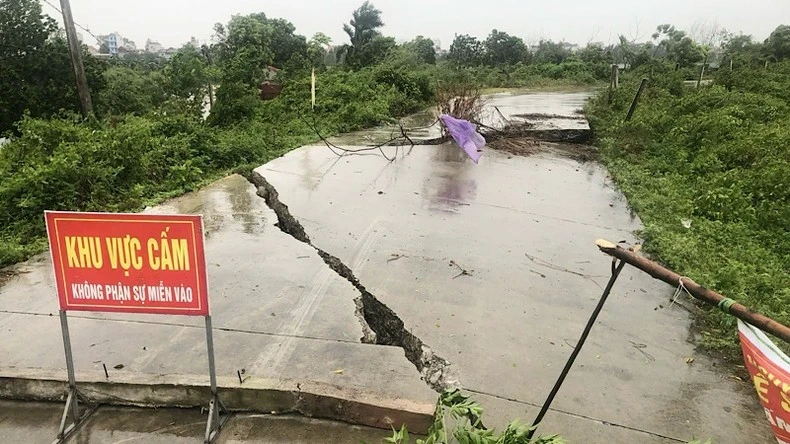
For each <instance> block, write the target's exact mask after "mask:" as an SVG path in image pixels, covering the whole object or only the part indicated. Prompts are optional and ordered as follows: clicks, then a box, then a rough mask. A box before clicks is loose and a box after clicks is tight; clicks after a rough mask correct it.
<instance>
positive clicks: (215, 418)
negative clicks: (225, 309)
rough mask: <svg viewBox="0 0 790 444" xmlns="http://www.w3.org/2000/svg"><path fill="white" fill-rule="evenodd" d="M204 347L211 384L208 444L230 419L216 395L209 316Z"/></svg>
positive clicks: (207, 432) (207, 317)
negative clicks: (206, 353) (206, 351)
mask: <svg viewBox="0 0 790 444" xmlns="http://www.w3.org/2000/svg"><path fill="white" fill-rule="evenodd" d="M206 346H207V348H208V372H209V381H210V384H211V401H209V405H208V422H207V423H206V437H205V439H204V443H205V444H209V443H211V442H213V441H214V439H215V438H216V437H217V435H219V432H220V430H221V429H222V426H224V425H225V423H226V422H228V419H230V412H229V411H228V409H227V408H225V404H223V403H222V401H221V400H220V399H219V396H218V395H217V371H216V367H215V366H214V334H213V329H212V327H211V315H208V316H206Z"/></svg>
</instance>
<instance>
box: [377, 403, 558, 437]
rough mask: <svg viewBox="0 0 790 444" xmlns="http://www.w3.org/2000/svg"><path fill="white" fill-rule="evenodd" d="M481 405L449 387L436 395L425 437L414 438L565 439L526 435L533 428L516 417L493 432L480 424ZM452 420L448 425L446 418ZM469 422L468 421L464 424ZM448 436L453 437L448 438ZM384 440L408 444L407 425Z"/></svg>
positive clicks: (481, 418)
mask: <svg viewBox="0 0 790 444" xmlns="http://www.w3.org/2000/svg"><path fill="white" fill-rule="evenodd" d="M482 420H483V407H482V406H481V405H480V404H478V403H477V402H475V401H473V400H471V399H470V398H469V397H467V396H464V395H463V394H462V393H461V392H460V391H459V390H450V391H446V392H444V393H442V395H441V396H439V401H438V402H437V404H436V413H435V414H434V423H433V425H432V426H431V428H430V429H429V430H428V436H427V437H426V438H425V439H418V440H416V443H417V444H443V443H449V442H458V443H460V444H563V443H564V442H565V441H564V440H563V439H562V438H560V437H559V436H557V435H552V436H539V437H536V438H529V435H530V432H533V433H534V430H533V429H532V428H531V427H529V426H525V425H522V424H520V423H519V422H518V420H516V421H513V422H512V423H510V424H509V425H508V426H507V427H506V428H505V430H503V431H502V433H496V432H495V431H493V430H491V429H486V428H484V427H483V426H482ZM448 421H450V422H451V426H450V427H448V425H447V422H448ZM467 422H468V424H467ZM450 437H452V438H453V439H454V441H451V440H450ZM384 442H388V443H393V444H409V443H410V442H411V439H410V437H409V432H408V430H407V429H406V427H402V428H401V429H400V430H393V433H392V436H391V437H389V438H386V439H385V440H384Z"/></svg>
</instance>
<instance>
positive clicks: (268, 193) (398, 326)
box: [247, 171, 459, 393]
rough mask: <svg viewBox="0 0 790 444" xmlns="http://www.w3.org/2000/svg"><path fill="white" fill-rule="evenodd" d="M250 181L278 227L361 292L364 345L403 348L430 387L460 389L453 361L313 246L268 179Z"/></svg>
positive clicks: (359, 313) (358, 301)
mask: <svg viewBox="0 0 790 444" xmlns="http://www.w3.org/2000/svg"><path fill="white" fill-rule="evenodd" d="M247 179H248V180H249V181H250V183H252V184H253V185H254V186H255V188H256V189H257V194H258V196H260V197H262V198H263V199H264V200H265V201H266V205H267V206H268V207H269V208H271V209H272V210H273V211H274V213H275V215H277V224H276V226H277V227H278V228H279V229H280V230H281V231H282V232H283V233H286V234H288V235H290V236H292V237H293V238H294V239H296V240H298V241H301V242H304V243H306V244H307V245H310V246H311V247H313V248H314V249H315V250H316V252H317V253H318V255H319V256H320V257H321V259H322V260H323V261H324V263H325V264H326V265H327V266H328V267H329V268H330V269H331V270H332V271H334V272H335V273H337V274H338V275H339V276H341V277H342V278H344V279H346V280H347V281H348V282H350V283H351V285H353V286H354V288H356V289H357V291H359V293H360V295H359V296H358V297H356V298H355V299H354V304H355V305H356V310H355V314H356V316H357V318H358V319H359V322H360V324H361V326H362V338H361V341H362V342H363V343H367V344H377V345H389V346H395V347H400V348H402V349H403V352H404V354H405V355H406V359H408V360H409V361H410V362H411V363H412V364H414V366H415V367H416V368H417V370H418V371H419V372H420V374H421V375H422V379H423V380H424V381H425V382H426V384H428V386H430V387H431V388H432V389H433V390H436V391H437V392H440V393H441V392H443V391H445V390H447V389H452V388H458V387H459V382H458V379H457V378H456V377H455V376H454V373H455V372H454V368H453V366H452V364H451V363H450V361H448V360H446V359H444V358H442V357H441V356H437V355H436V354H435V353H434V352H433V350H431V348H430V347H429V346H428V345H426V344H425V343H423V342H422V340H421V339H420V338H418V337H417V336H415V335H414V334H412V333H411V332H410V331H408V330H407V329H406V326H405V324H404V323H403V320H401V318H400V317H399V316H398V315H397V314H396V313H395V312H394V311H392V309H390V308H389V307H387V306H386V305H385V304H384V303H382V302H381V301H379V300H378V298H377V297H376V296H375V295H373V294H372V293H370V292H369V291H368V290H367V289H366V288H365V286H364V285H362V284H361V283H360V282H359V279H357V277H356V276H355V275H354V272H352V271H351V269H350V268H349V267H348V266H346V264H344V263H343V261H341V260H340V259H339V258H337V257H336V256H334V255H332V254H329V253H327V252H326V251H324V250H322V249H320V248H318V247H316V246H315V245H313V243H312V241H311V240H310V237H309V236H308V235H307V233H306V232H305V230H304V227H303V226H302V224H301V223H300V222H299V221H298V220H297V219H296V218H295V217H294V216H293V215H292V214H291V212H290V211H289V210H288V206H287V205H285V204H284V203H282V201H280V195H279V193H278V192H277V190H276V189H275V188H274V186H272V184H270V183H269V182H268V181H267V180H266V178H264V177H263V176H261V175H260V174H259V173H257V172H255V171H253V172H252V174H250V175H249V176H248V178H247Z"/></svg>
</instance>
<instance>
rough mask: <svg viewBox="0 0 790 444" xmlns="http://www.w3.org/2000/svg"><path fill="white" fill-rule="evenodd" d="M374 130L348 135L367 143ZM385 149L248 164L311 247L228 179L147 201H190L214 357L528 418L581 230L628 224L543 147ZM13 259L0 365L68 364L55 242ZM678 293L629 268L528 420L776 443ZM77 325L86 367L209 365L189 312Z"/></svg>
mask: <svg viewBox="0 0 790 444" xmlns="http://www.w3.org/2000/svg"><path fill="white" fill-rule="evenodd" d="M585 97H586V95H585V94H574V95H572V96H570V97H569V96H566V95H562V94H554V95H543V96H535V97H530V96H512V95H506V94H504V95H496V96H494V97H492V99H491V103H492V104H494V105H496V106H497V107H498V108H499V109H500V111H501V112H503V113H505V114H506V115H507V116H508V118H512V117H513V116H515V115H518V114H547V115H558V116H564V117H571V116H575V115H577V114H576V110H577V109H578V108H580V107H581V106H582V104H583V102H584V100H585ZM552 101H553V102H554V104H553V105H552ZM536 104H539V105H540V106H538V105H536ZM420 119H421V120H420V121H427V122H428V123H430V118H429V116H427V115H426V116H423V117H421V118H420ZM418 120H419V119H418ZM556 120H559V121H562V120H568V121H570V120H571V119H556ZM376 131H378V133H377V134H378V136H376V135H375V134H374V135H372V136H371V137H366V136H369V135H371V134H370V133H365V132H362V133H357V134H354V135H351V136H345V139H342V138H341V139H340V140H342V141H344V143H349V144H359V143H365V141H367V140H370V139H376V137H381V134H382V133H381V131H380V130H376ZM425 131H426V134H430V131H434V130H432V129H430V130H425ZM374 133H375V131H374ZM386 150H388V151H387V152H388V153H389V155H395V154H396V152H395V151H394V150H395V149H394V148H386ZM397 157H398V158H397V160H396V161H395V162H391V163H390V162H387V161H386V160H385V159H384V158H383V157H381V156H377V155H364V156H362V155H354V156H344V157H342V158H338V157H337V156H335V155H334V154H332V152H330V151H329V150H328V149H327V148H326V147H324V146H307V147H303V148H300V149H298V150H295V151H293V152H291V153H289V154H287V155H286V156H284V157H282V158H280V159H276V160H274V161H272V162H270V163H268V164H266V165H264V166H262V167H260V168H258V169H257V170H256V172H257V173H258V174H259V175H260V176H261V177H263V178H265V179H266V180H267V181H268V182H269V183H270V184H271V185H272V187H273V188H274V189H276V190H277V192H278V193H279V200H280V201H281V202H282V203H284V204H286V205H288V206H289V209H288V213H289V214H290V215H291V216H293V217H294V218H295V220H296V221H297V222H298V223H299V224H300V225H301V226H302V227H303V228H304V230H305V232H306V233H307V235H308V236H310V239H311V243H312V246H311V245H308V244H305V243H303V242H300V241H297V240H296V239H294V238H293V237H291V236H290V235H289V234H287V233H284V232H282V231H280V229H279V228H282V225H280V227H279V228H278V227H277V226H275V223H276V222H278V217H279V216H282V214H278V213H275V212H274V211H272V210H271V209H270V208H269V207H267V205H266V204H265V202H264V200H263V199H261V198H259V197H257V196H256V195H255V189H254V188H253V187H252V186H251V185H250V184H249V183H248V182H247V181H246V180H245V179H243V178H241V177H239V176H232V177H229V178H227V179H224V180H222V181H219V182H217V183H215V184H213V185H211V186H209V187H207V188H205V189H203V190H201V191H199V192H196V193H191V194H188V195H186V196H184V197H182V198H179V199H176V200H174V201H172V202H169V203H168V204H166V205H162V206H159V207H157V208H154V209H151V210H150V211H158V212H185V213H199V214H203V215H204V218H205V225H206V228H207V259H208V262H209V282H210V286H211V304H212V311H213V313H214V320H215V321H214V324H215V328H218V329H219V331H217V332H216V333H215V340H216V347H217V352H216V354H217V359H218V372H219V373H220V374H222V375H235V373H236V371H237V370H238V369H241V368H244V369H246V371H247V372H248V374H252V375H259V376H264V377H271V378H287V379H292V380H296V381H298V380H303V381H319V382H324V383H328V384H335V385H340V386H344V387H351V388H355V389H359V390H366V391H373V392H376V393H379V394H381V395H382V396H391V397H398V398H402V399H409V400H416V401H421V402H425V401H430V400H432V399H435V396H436V393H435V392H433V391H432V390H431V389H430V388H429V387H428V385H427V384H426V382H425V381H423V380H421V376H422V377H423V379H429V381H428V382H434V383H436V384H448V385H453V384H459V385H461V386H462V387H464V388H465V389H467V390H469V391H471V392H472V393H474V394H475V398H476V399H477V400H479V401H480V402H481V403H482V404H483V406H484V407H485V408H486V411H487V413H486V418H487V421H486V424H487V425H490V426H497V427H501V426H503V425H504V424H506V423H508V422H509V421H510V420H512V419H514V418H521V419H522V422H529V421H531V420H532V418H533V417H534V415H535V414H536V413H537V411H538V409H539V406H540V404H541V403H542V402H543V399H544V398H545V396H546V394H547V393H548V391H549V390H550V388H551V386H552V384H553V383H554V380H555V378H556V376H557V374H558V372H559V370H560V369H561V368H562V366H563V365H564V363H565V360H566V359H567V356H568V355H569V353H570V352H571V350H572V347H573V346H574V344H575V341H576V340H577V338H578V335H579V333H580V332H581V330H582V328H583V326H584V322H585V321H586V320H587V317H588V316H589V313H590V311H591V310H592V308H593V306H594V305H595V303H596V301H597V298H598V297H599V296H600V292H601V287H602V286H603V285H604V284H605V282H606V279H607V278H608V273H609V269H610V262H609V259H608V258H606V257H604V256H602V255H601V254H600V253H598V251H597V248H596V247H595V245H594V242H595V240H596V239H597V238H605V239H608V240H611V241H615V242H616V241H620V240H626V241H629V242H632V243H633V242H636V241H638V238H637V237H636V236H635V235H634V234H633V233H634V231H635V230H638V229H640V228H641V225H640V222H639V220H638V219H637V218H636V217H634V216H633V215H632V214H631V213H630V211H629V209H628V206H627V203H626V202H625V199H624V198H623V196H622V195H621V194H620V193H619V192H618V191H617V190H616V189H615V188H614V187H613V185H612V183H611V181H610V180H609V178H608V176H607V174H606V171H605V170H604V169H603V168H602V167H601V166H600V165H598V164H596V163H591V162H588V163H580V162H578V161H576V160H573V159H570V158H568V157H566V156H560V155H557V154H555V153H552V152H551V151H550V150H547V151H546V152H542V153H540V154H537V155H534V156H531V157H521V156H511V155H507V154H503V153H497V152H492V151H490V150H489V151H486V152H485V154H484V156H483V158H482V160H481V162H480V164H479V165H474V164H473V163H471V162H470V161H469V160H468V159H467V158H466V157H465V155H463V153H462V152H461V151H460V149H459V148H458V147H456V146H454V145H452V144H446V145H440V146H415V147H413V148H408V147H405V149H403V148H402V149H399V150H398V151H397ZM313 246H315V247H316V248H319V249H320V250H321V251H323V252H326V253H329V254H331V255H332V256H334V257H336V258H337V259H338V260H339V261H340V262H342V264H344V265H345V266H347V267H348V269H349V270H350V272H352V273H353V274H354V276H355V278H357V279H358V283H359V284H360V285H361V286H364V288H365V289H366V291H367V292H369V294H370V296H369V298H368V300H367V305H368V307H367V308H370V310H369V311H370V312H371V313H372V314H371V317H375V316H377V315H378V314H380V313H381V311H380V310H379V309H380V307H378V305H377V304H379V303H383V304H386V306H388V307H389V309H391V313H392V316H395V317H396V318H397V320H399V321H400V322H401V324H400V325H401V327H399V328H401V330H402V331H401V332H400V334H401V335H403V334H404V333H403V332H408V333H409V334H410V335H413V337H415V338H418V339H419V340H420V342H421V343H422V345H423V347H422V348H421V350H422V355H421V358H428V357H430V358H435V359H433V361H432V362H434V363H436V362H439V363H440V365H439V367H440V369H441V371H440V372H429V373H424V374H423V375H421V374H420V373H419V372H418V371H417V369H416V368H415V364H414V363H413V362H410V361H409V360H407V358H406V357H405V356H404V350H403V349H401V348H400V347H399V346H382V345H371V344H362V343H361V341H360V338H361V337H362V336H363V333H364V332H365V330H366V329H370V327H371V324H372V323H373V324H375V321H376V319H372V318H370V317H369V318H366V317H365V316H363V315H361V314H360V313H359V310H360V307H359V306H358V303H357V302H355V300H358V299H359V298H360V291H359V288H358V287H357V286H355V285H354V284H353V283H352V282H350V281H349V279H348V278H347V277H343V276H340V275H339V274H338V272H337V269H332V268H330V267H328V266H327V263H326V259H324V260H322V258H321V257H319V256H318V254H317V252H316V250H315V249H314V248H313ZM335 268H338V267H335ZM17 271H18V273H17V275H16V276H15V277H14V278H13V279H12V280H11V281H9V282H8V283H6V284H5V285H4V286H3V287H0V329H1V331H3V332H4V335H5V336H6V337H7V338H11V339H10V340H6V341H0V365H2V366H14V367H17V368H25V367H32V368H55V369H58V368H63V367H64V364H63V356H62V345H61V343H60V335H59V331H60V330H59V326H58V323H57V317H56V316H50V314H52V313H56V311H57V302H56V299H55V296H54V286H53V283H52V276H51V268H50V264H49V259H48V257H47V256H41V257H39V258H37V259H35V260H33V261H31V262H29V263H27V264H21V265H20V266H19V267H17ZM672 290H673V289H671V288H669V287H667V286H666V285H664V284H662V283H659V282H657V281H654V280H652V279H651V278H650V277H649V276H647V275H645V274H642V273H640V272H638V271H637V270H634V269H629V268H626V270H625V271H624V272H623V274H622V275H621V277H620V279H619V281H618V283H617V285H616V286H615V290H614V291H613V293H612V295H611V297H610V299H609V302H608V303H607V305H606V307H605V308H604V310H603V313H602V314H601V317H600V318H599V321H598V323H597V325H596V326H595V328H594V329H593V332H592V334H591V336H590V338H589V340H588V342H587V344H586V346H585V349H584V351H583V352H582V354H581V356H580V357H579V359H578V360H577V364H576V367H574V369H573V370H572V371H571V373H570V376H569V378H568V380H567V382H566V384H565V386H564V387H563V388H562V390H561V391H560V394H559V396H558V397H557V399H556V401H555V403H554V410H552V411H551V412H550V413H549V415H548V416H547V418H546V419H545V421H544V423H543V424H542V425H541V428H540V432H543V433H561V434H563V435H565V436H566V437H567V438H568V439H569V441H570V442H583V443H631V442H646V443H653V442H655V443H663V442H685V441H688V440H690V439H692V438H707V437H711V438H713V439H714V442H716V443H743V442H770V439H769V430H768V427H767V426H766V424H765V419H764V417H762V414H761V413H760V411H759V409H758V406H757V402H756V400H755V398H754V394H753V390H752V389H751V388H750V387H749V386H748V385H747V384H744V383H740V382H738V381H736V380H735V379H734V378H732V375H733V373H734V370H733V369H730V368H728V367H724V366H719V365H717V363H716V362H714V361H712V360H710V359H708V358H706V357H705V356H702V355H698V354H697V353H696V351H695V344H694V333H693V331H692V330H691V320H690V318H689V315H688V313H687V312H686V311H684V310H683V309H682V308H681V307H682V306H681V305H679V304H675V305H674V306H673V307H669V304H668V303H667V301H668V298H669V297H670V296H671V294H672ZM370 298H372V299H370ZM363 301H364V299H363ZM364 304H365V303H364V302H363V305H364ZM379 305H380V304H379ZM373 306H375V307H378V308H377V309H373V308H371V307H373ZM375 307H374V308H375ZM363 308H364V307H363ZM377 310H379V311H377ZM363 311H364V310H363ZM388 320H390V321H391V320H393V319H388ZM143 321H144V322H152V323H153V324H150V323H143ZM390 324H391V323H390ZM395 324H397V322H396V323H395ZM36 332H49V333H50V334H46V335H42V334H38V333H36ZM72 334H73V343H74V348H75V359H76V362H77V368H78V371H79V370H96V369H100V368H101V364H102V363H106V364H107V366H108V367H112V366H114V365H116V364H120V363H123V364H124V365H125V368H124V370H125V371H130V372H142V373H152V374H155V373H175V374H177V373H187V374H204V372H205V357H204V353H203V350H204V346H205V345H204V342H203V341H204V339H203V337H202V334H203V332H202V326H201V324H200V323H199V322H197V321H195V320H194V319H189V318H176V319H174V318H162V317H155V316H122V315H101V314H89V315H77V316H74V319H73V321H72ZM378 336H379V338H378V339H377V340H380V339H381V335H378ZM401 339H402V338H401ZM428 355H430V356H428ZM692 356H693V357H695V360H694V362H693V363H692V364H687V363H686V358H687V357H692ZM439 358H440V359H439ZM442 362H444V363H446V365H444V364H441V363H442ZM429 367H430V366H429ZM432 369H433V368H432V367H431V368H429V370H432ZM341 370H342V371H341ZM434 370H435V369H434ZM434 377H435V378H436V381H432V380H431V379H432V378H434Z"/></svg>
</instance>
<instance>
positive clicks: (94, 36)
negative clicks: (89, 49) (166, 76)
mask: <svg viewBox="0 0 790 444" xmlns="http://www.w3.org/2000/svg"><path fill="white" fill-rule="evenodd" d="M41 1H42V2H44V3H46V4H47V5H49V6H50V7H51V8H53V9H54V10H55V11H58V13H60V15H63V11H61V10H60V8H58V7H57V6H55V5H53V4H52V3H50V2H49V0H41ZM74 25H75V26H77V27H78V28H80V29H82V30H83V31H85V32H87V33H88V34H90V35H91V36H92V37H93V38H94V39H96V42H97V43H99V44H100V45H101V44H102V43H104V41H103V40H102V39H100V38H99V37H98V36H96V34H94V33H92V32H91V30H90V29H88V28H86V27H84V26H82V25H80V24H79V23H77V22H76V21H74ZM131 71H132V72H133V73H134V74H135V75H137V76H138V77H140V78H141V79H143V80H144V81H146V82H147V83H149V84H151V85H153V86H156V87H157V88H159V89H160V90H161V91H162V92H164V93H165V94H167V91H166V90H165V88H164V87H163V86H162V85H160V84H159V83H157V82H155V81H153V80H151V79H150V78H147V77H145V76H143V75H142V74H140V73H139V72H137V70H136V69H131Z"/></svg>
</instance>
